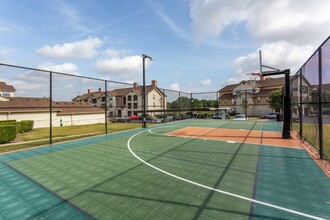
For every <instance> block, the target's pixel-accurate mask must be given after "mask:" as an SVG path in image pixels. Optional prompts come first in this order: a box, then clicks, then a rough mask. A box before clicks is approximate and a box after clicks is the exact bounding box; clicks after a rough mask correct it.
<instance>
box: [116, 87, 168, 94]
mask: <svg viewBox="0 0 330 220" xmlns="http://www.w3.org/2000/svg"><path fill="white" fill-rule="evenodd" d="M154 89H155V90H157V91H158V92H160V93H161V94H162V95H164V94H163V92H162V91H161V90H159V89H158V88H157V87H153V86H152V85H148V86H146V93H147V94H148V93H149V92H151V91H152V90H154ZM130 91H134V92H135V93H136V94H138V95H142V93H143V86H137V87H130V88H124V89H115V90H112V91H111V92H113V94H114V95H115V96H124V95H127V93H129V92H130Z"/></svg>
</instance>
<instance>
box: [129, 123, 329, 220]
mask: <svg viewBox="0 0 330 220" xmlns="http://www.w3.org/2000/svg"><path fill="white" fill-rule="evenodd" d="M168 127H170V126H168ZM150 130H152V129H148V130H144V131H140V132H138V133H136V134H134V135H132V136H131V137H130V138H129V139H128V141H127V148H128V150H129V152H130V153H131V154H132V155H133V156H134V157H135V158H136V159H138V160H139V161H141V162H142V163H144V164H145V165H147V166H149V167H151V168H153V169H155V170H157V171H159V172H162V173H164V174H166V175H168V176H171V177H173V178H176V179H178V180H181V181H184V182H187V183H190V184H192V185H195V186H199V187H202V188H205V189H208V190H213V191H215V192H218V193H221V194H225V195H228V196H232V197H235V198H239V199H242V200H245V201H248V202H253V203H256V204H260V205H264V206H268V207H271V208H275V209H279V210H282V211H286V212H289V213H292V214H296V215H300V216H304V217H307V218H311V219H318V220H326V219H324V218H321V217H317V216H313V215H309V214H306V213H303V212H299V211H295V210H292V209H288V208H284V207H281V206H277V205H273V204H270V203H267V202H262V201H259V200H255V199H250V198H247V197H245V196H240V195H237V194H234V193H230V192H227V191H224V190H220V189H215V188H213V187H209V186H206V185H203V184H200V183H197V182H194V181H191V180H188V179H185V178H183V177H180V176H177V175H175V174H172V173H170V172H167V171H165V170H162V169H160V168H158V167H156V166H154V165H152V164H150V163H148V162H146V161H144V160H143V159H141V158H140V157H139V156H138V155H136V154H135V153H134V152H133V150H132V149H131V146H130V142H131V140H132V139H133V138H134V137H135V136H137V135H139V134H142V133H144V132H146V131H149V132H150Z"/></svg>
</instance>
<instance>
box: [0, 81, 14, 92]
mask: <svg viewBox="0 0 330 220" xmlns="http://www.w3.org/2000/svg"><path fill="white" fill-rule="evenodd" d="M0 91H6V92H15V91H16V89H15V88H14V87H13V86H12V85H7V84H6V83H5V82H0Z"/></svg>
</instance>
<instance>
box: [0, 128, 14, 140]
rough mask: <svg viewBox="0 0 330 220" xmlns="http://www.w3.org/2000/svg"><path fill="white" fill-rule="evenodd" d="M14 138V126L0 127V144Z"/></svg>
mask: <svg viewBox="0 0 330 220" xmlns="http://www.w3.org/2000/svg"><path fill="white" fill-rule="evenodd" d="M15 138H16V125H14V124H12V125H0V143H7V142H9V141H12V140H14V139H15Z"/></svg>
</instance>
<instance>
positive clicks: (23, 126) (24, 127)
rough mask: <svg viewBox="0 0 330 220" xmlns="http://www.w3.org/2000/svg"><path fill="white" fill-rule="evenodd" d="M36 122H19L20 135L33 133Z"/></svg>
mask: <svg viewBox="0 0 330 220" xmlns="http://www.w3.org/2000/svg"><path fill="white" fill-rule="evenodd" d="M33 125H34V121H32V120H25V121H20V122H17V131H18V132H19V133H23V132H27V131H31V130H32V129H33Z"/></svg>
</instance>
